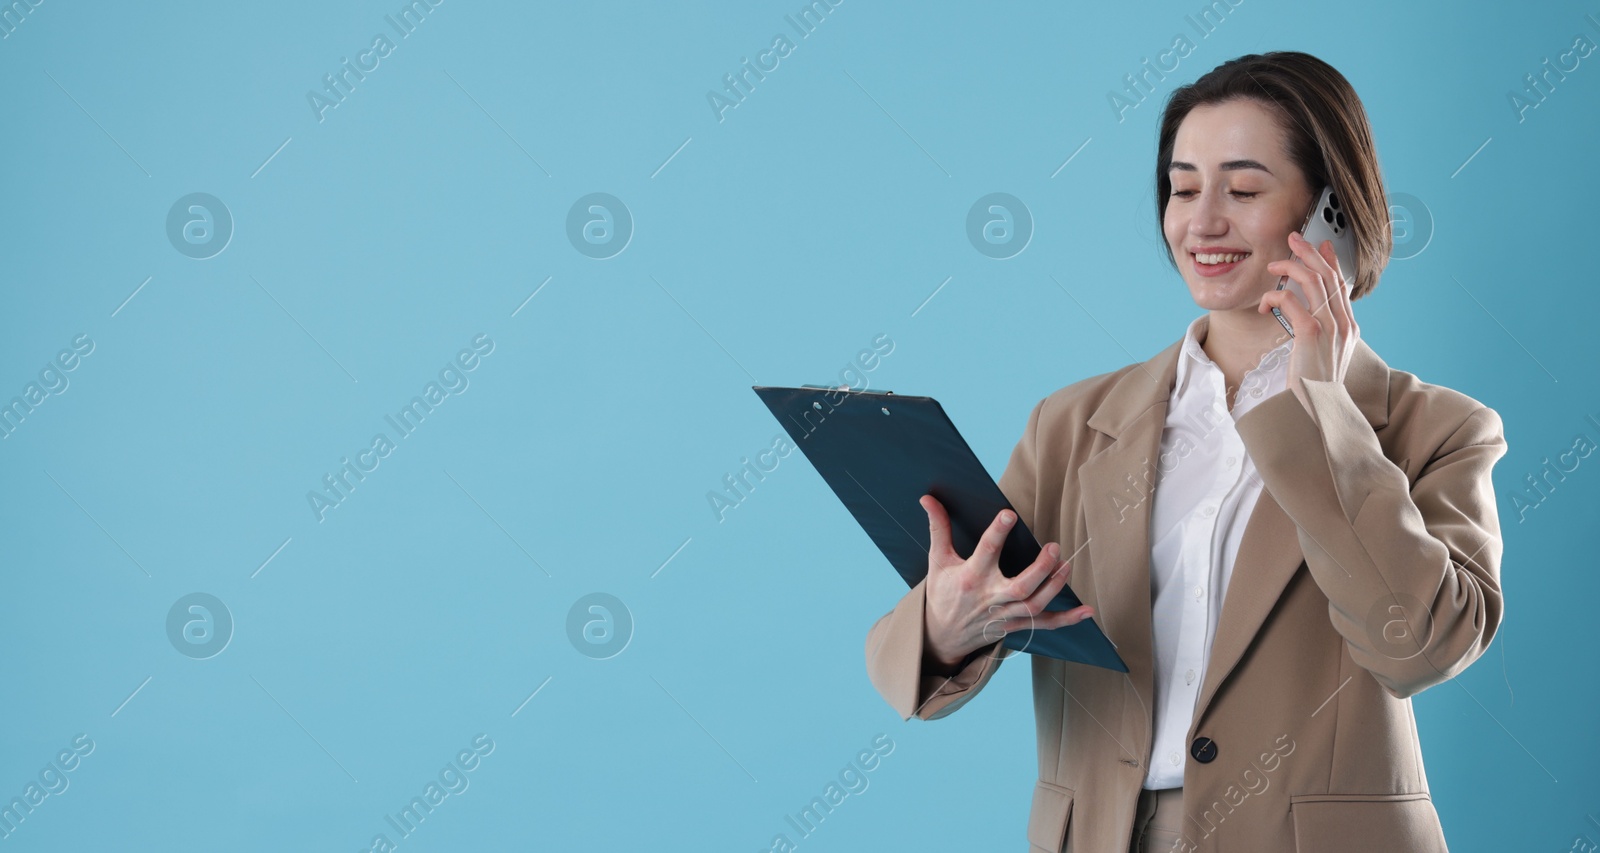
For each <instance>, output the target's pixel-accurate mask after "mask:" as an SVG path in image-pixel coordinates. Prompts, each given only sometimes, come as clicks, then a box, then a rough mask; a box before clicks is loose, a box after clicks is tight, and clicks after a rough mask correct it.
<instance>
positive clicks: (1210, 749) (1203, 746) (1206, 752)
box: [1189, 737, 1217, 764]
mask: <svg viewBox="0 0 1600 853" xmlns="http://www.w3.org/2000/svg"><path fill="white" fill-rule="evenodd" d="M1189 754H1190V755H1192V756H1194V760H1195V761H1198V762H1200V763H1201V764H1210V763H1211V760H1212V759H1213V758H1216V757H1217V742H1216V741H1214V740H1212V739H1211V738H1208V737H1197V738H1195V739H1194V743H1191V744H1189Z"/></svg>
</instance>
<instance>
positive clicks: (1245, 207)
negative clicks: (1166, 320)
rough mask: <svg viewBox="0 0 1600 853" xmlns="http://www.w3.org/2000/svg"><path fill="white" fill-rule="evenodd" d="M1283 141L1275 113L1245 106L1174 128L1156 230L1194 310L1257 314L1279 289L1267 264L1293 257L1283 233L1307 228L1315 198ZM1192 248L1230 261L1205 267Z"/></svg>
mask: <svg viewBox="0 0 1600 853" xmlns="http://www.w3.org/2000/svg"><path fill="white" fill-rule="evenodd" d="M1286 142H1287V137H1286V135H1285V134H1284V132H1283V129H1282V128H1280V127H1279V126H1278V122H1277V119H1276V118H1275V117H1274V116H1273V114H1272V113H1270V112H1268V111H1267V108H1266V107H1264V106H1262V105H1261V104H1260V103H1259V102H1257V101H1254V100H1250V99H1237V100H1233V101H1229V102H1227V103H1223V104H1211V105H1207V106H1201V107H1195V108H1194V109H1192V110H1190V111H1189V114H1188V115H1187V116H1185V117H1184V119H1183V123H1182V124H1180V125H1179V126H1178V135H1177V138H1176V139H1175V140H1174V142H1173V147H1172V168H1171V169H1170V170H1169V171H1168V172H1167V175H1168V177H1169V178H1170V179H1171V181H1172V197H1171V198H1169V199H1168V200H1167V212H1166V216H1165V218H1164V220H1163V222H1162V230H1163V231H1165V232H1166V239H1167V245H1169V246H1171V247H1172V254H1173V257H1174V258H1176V260H1177V261H1178V270H1179V272H1181V273H1182V274H1183V280H1184V281H1185V282H1186V283H1188V285H1189V294H1190V295H1191V296H1192V297H1194V301H1195V304H1196V305H1198V306H1200V307H1201V308H1204V309H1206V310H1209V311H1217V310H1220V311H1230V310H1240V311H1249V312H1250V313H1251V314H1255V313H1256V306H1257V305H1259V304H1260V303H1261V295H1262V294H1263V293H1266V292H1268V291H1270V290H1272V289H1274V288H1276V287H1277V286H1278V276H1277V275H1275V274H1273V273H1270V272H1268V271H1267V264H1269V263H1271V262H1273V261H1276V260H1284V259H1287V258H1290V257H1293V252H1291V251H1290V250H1289V232H1291V231H1294V230H1295V229H1297V228H1299V227H1300V226H1301V225H1303V224H1305V217H1306V211H1308V210H1310V209H1311V203H1312V201H1313V200H1314V198H1313V196H1312V188H1311V187H1310V186H1309V185H1308V183H1307V181H1306V179H1305V176H1304V174H1303V173H1302V172H1301V171H1300V169H1299V168H1298V167H1297V166H1295V165H1294V163H1293V162H1292V161H1290V159H1289V155H1288V153H1287V150H1286ZM1317 189H1318V190H1319V191H1320V189H1321V188H1320V187H1318V188H1317ZM1197 251H1199V252H1202V253H1204V254H1211V253H1218V254H1224V255H1227V256H1228V257H1225V258H1223V259H1222V260H1223V263H1216V264H1205V263H1201V262H1200V259H1199V258H1197V257H1196V256H1195V253H1196V252H1197ZM1240 254H1243V255H1245V257H1244V258H1243V259H1242V260H1237V261H1233V258H1234V257H1236V256H1237V255H1240ZM1206 260H1211V261H1214V260H1218V259H1217V258H1215V257H1208V258H1206ZM1229 261H1232V262H1231V263H1230V262H1229ZM1261 316H1264V317H1267V318H1268V320H1269V321H1270V320H1271V317H1270V315H1261Z"/></svg>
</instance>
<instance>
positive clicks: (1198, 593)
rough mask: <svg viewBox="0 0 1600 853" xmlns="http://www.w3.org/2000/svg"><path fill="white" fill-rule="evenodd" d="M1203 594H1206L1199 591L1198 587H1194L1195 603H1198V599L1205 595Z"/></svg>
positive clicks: (1201, 590)
mask: <svg viewBox="0 0 1600 853" xmlns="http://www.w3.org/2000/svg"><path fill="white" fill-rule="evenodd" d="M1205 594H1206V591H1205V590H1204V589H1201V588H1200V587H1195V588H1194V600H1195V601H1199V600H1200V597H1201V596H1203V595H1205Z"/></svg>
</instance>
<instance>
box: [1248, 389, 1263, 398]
mask: <svg viewBox="0 0 1600 853" xmlns="http://www.w3.org/2000/svg"><path fill="white" fill-rule="evenodd" d="M1250 396H1252V397H1259V396H1261V390H1260V389H1259V388H1258V389H1256V390H1254V391H1251V392H1250Z"/></svg>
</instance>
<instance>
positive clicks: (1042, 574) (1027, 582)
mask: <svg viewBox="0 0 1600 853" xmlns="http://www.w3.org/2000/svg"><path fill="white" fill-rule="evenodd" d="M918 503H920V504H922V508H923V509H924V510H925V511H927V513H928V533H929V536H930V538H931V540H932V544H931V546H930V547H929V549H928V577H927V585H928V586H927V590H926V593H927V598H926V606H925V615H924V618H925V620H926V626H927V637H926V641H925V647H924V649H923V656H924V658H925V659H926V660H928V661H931V662H933V663H934V664H937V665H938V667H940V668H942V669H943V670H944V671H946V672H949V671H953V670H955V669H956V668H957V667H958V666H960V664H961V663H962V662H963V661H964V660H966V658H967V656H968V655H970V654H972V653H973V652H975V651H977V650H978V649H981V648H983V647H984V646H987V645H990V644H992V643H996V642H999V641H1000V640H1002V639H1004V637H1005V635H1006V634H1008V633H1011V632H1013V631H1022V630H1027V629H1029V628H1032V629H1035V630H1040V631H1047V630H1052V629H1055V628H1059V627H1061V626H1063V625H1075V624H1077V623H1079V622H1081V621H1083V620H1084V619H1087V618H1089V617H1090V616H1093V615H1094V610H1093V608H1091V607H1089V606H1088V605H1084V606H1082V607H1074V608H1073V609H1071V610H1060V611H1056V610H1052V611H1049V612H1045V610H1044V607H1045V605H1046V604H1048V603H1050V600H1051V599H1053V598H1055V597H1056V593H1058V592H1060V591H1061V588H1062V587H1064V586H1066V585H1067V576H1068V575H1070V574H1071V573H1072V567H1071V566H1070V565H1068V564H1066V563H1064V562H1058V560H1057V557H1058V556H1059V555H1060V553H1061V546H1059V545H1057V544H1056V543H1054V542H1050V543H1047V544H1046V545H1045V546H1044V548H1043V549H1042V550H1041V551H1040V552H1039V556H1038V558H1037V559H1035V560H1034V561H1033V563H1032V565H1029V566H1028V567H1027V568H1026V569H1023V570H1022V572H1021V573H1020V574H1018V575H1017V576H1016V577H1014V578H1008V577H1006V576H1004V575H1002V574H1001V573H1000V563H999V558H1000V548H1001V546H1002V545H1004V544H1005V541H1006V536H1007V535H1009V534H1010V533H1011V527H1012V524H1013V523H1014V522H1015V521H1016V513H1014V512H1012V511H1011V510H1002V511H1001V512H1000V514H999V515H996V516H995V518H994V521H992V522H990V523H989V529H987V530H985V531H984V532H983V537H982V538H981V539H979V540H978V546H977V548H975V549H974V550H973V552H972V556H971V557H968V558H965V559H963V558H962V557H961V555H960V554H957V553H956V552H955V550H954V549H953V548H951V546H950V516H949V515H948V514H947V513H946V512H945V509H944V505H943V504H941V503H939V500H938V498H935V497H934V496H933V495H923V496H922V498H921V499H920V500H919V501H918ZM1057 566H1059V570H1055V571H1053V570H1054V569H1056V568H1057ZM1041 614H1042V615H1041Z"/></svg>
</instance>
